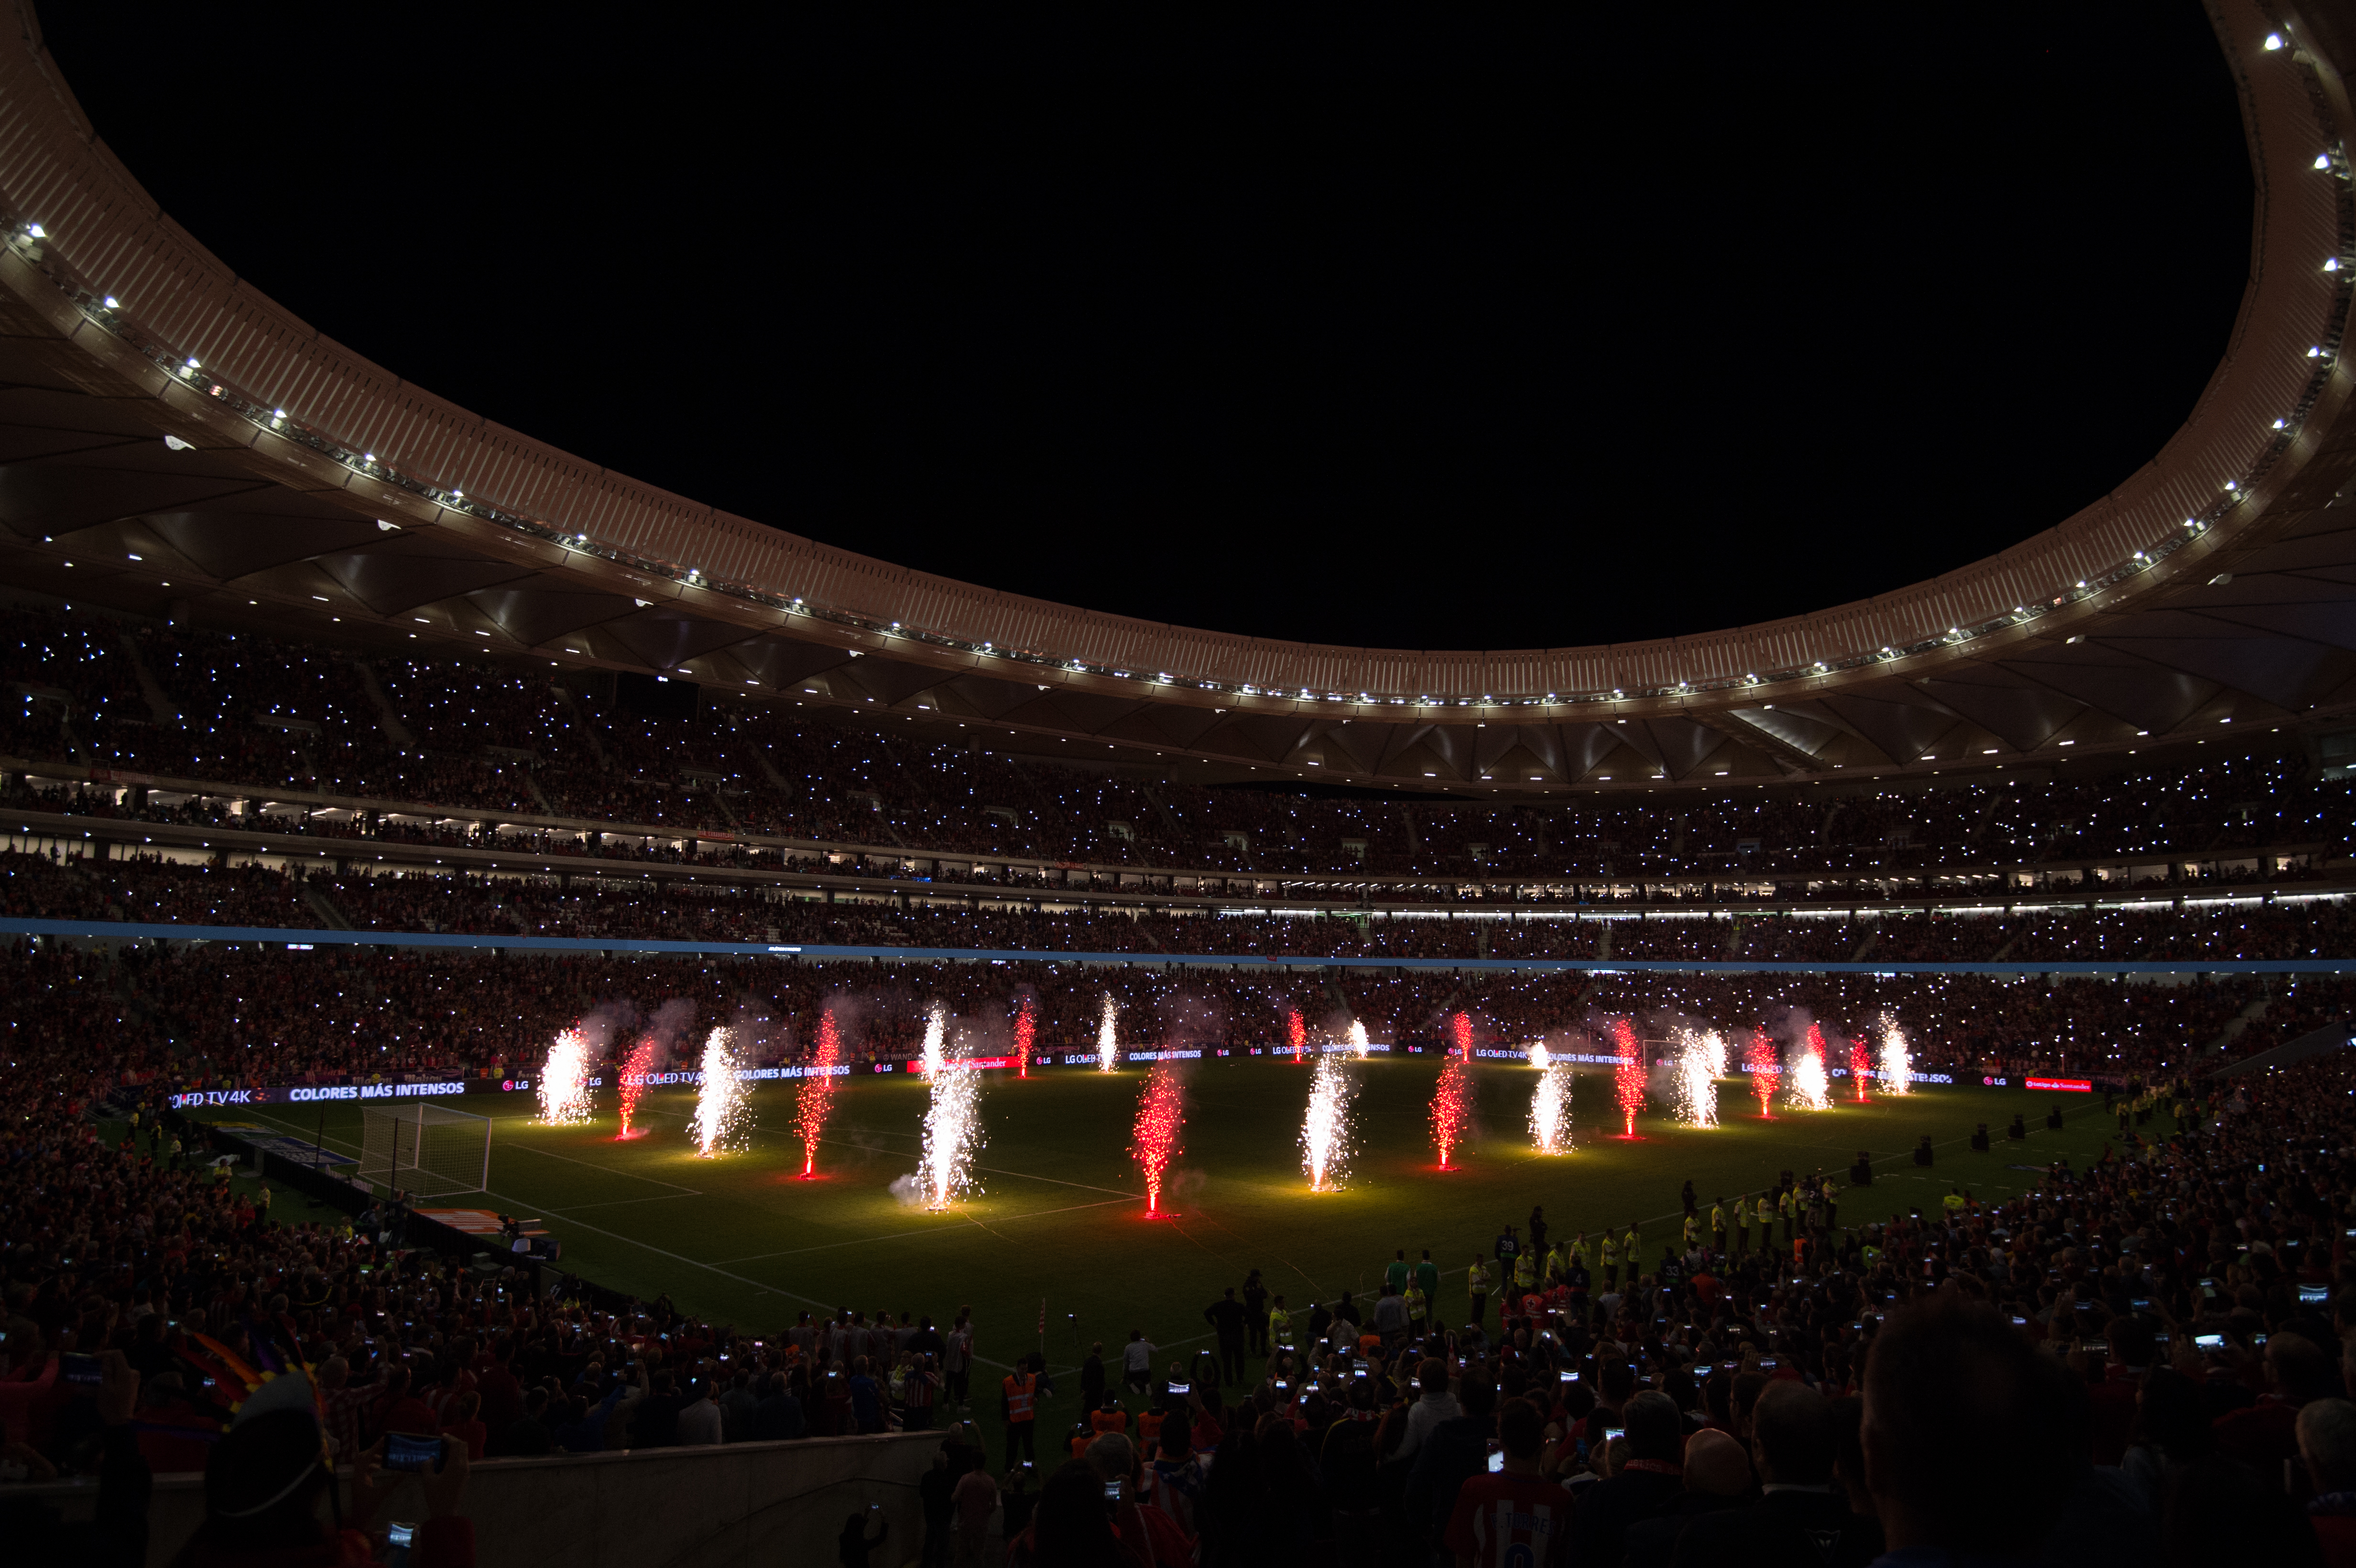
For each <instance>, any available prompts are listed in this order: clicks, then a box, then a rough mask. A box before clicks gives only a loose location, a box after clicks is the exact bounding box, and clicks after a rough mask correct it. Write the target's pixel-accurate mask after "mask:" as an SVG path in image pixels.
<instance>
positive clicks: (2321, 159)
mask: <svg viewBox="0 0 2356 1568" xmlns="http://www.w3.org/2000/svg"><path fill="white" fill-rule="evenodd" d="M2315 166H2316V167H2317V168H2319V169H2328V168H2329V167H2330V166H2331V155H2330V154H2329V153H2318V154H2316V155H2315Z"/></svg>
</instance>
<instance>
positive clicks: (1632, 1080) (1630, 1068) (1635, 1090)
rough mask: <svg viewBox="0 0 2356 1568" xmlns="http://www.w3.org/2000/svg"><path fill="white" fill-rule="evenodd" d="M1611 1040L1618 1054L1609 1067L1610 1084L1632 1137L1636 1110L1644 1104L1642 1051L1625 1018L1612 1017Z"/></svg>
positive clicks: (1642, 1107) (1640, 1108)
mask: <svg viewBox="0 0 2356 1568" xmlns="http://www.w3.org/2000/svg"><path fill="white" fill-rule="evenodd" d="M1612 1045H1613V1047H1614V1048H1615V1049H1616V1050H1617V1051H1618V1052H1619V1055H1620V1065H1619V1066H1617V1067H1615V1068H1613V1069H1612V1087H1613V1088H1614V1089H1616V1090H1617V1091H1619V1094H1620V1115H1621V1116H1622V1118H1623V1119H1624V1120H1625V1121H1626V1122H1627V1124H1628V1136H1630V1137H1632V1138H1633V1137H1634V1136H1636V1113H1637V1112H1639V1111H1641V1110H1643V1109H1644V1048H1643V1047H1642V1046H1641V1045H1639V1044H1638V1043H1637V1040H1636V1028H1635V1026H1634V1025H1633V1024H1632V1023H1630V1022H1629V1021H1628V1020H1627V1019H1613V1020H1612Z"/></svg>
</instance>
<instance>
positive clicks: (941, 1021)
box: [925, 1002, 949, 1077]
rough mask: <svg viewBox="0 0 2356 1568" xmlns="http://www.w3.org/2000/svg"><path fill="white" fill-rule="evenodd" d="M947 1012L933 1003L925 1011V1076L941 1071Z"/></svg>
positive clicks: (945, 1039) (946, 1034)
mask: <svg viewBox="0 0 2356 1568" xmlns="http://www.w3.org/2000/svg"><path fill="white" fill-rule="evenodd" d="M948 1032H949V1010H948V1008H945V1007H943V1006H941V1005H940V1003H938V1002H935V1003H934V1004H933V1005H932V1006H931V1007H929V1008H926V1009H925V1074H926V1076H927V1077H930V1076H931V1075H932V1074H934V1073H936V1072H939V1071H940V1070H941V1060H942V1048H943V1046H944V1045H945V1043H946V1042H947V1041H948Z"/></svg>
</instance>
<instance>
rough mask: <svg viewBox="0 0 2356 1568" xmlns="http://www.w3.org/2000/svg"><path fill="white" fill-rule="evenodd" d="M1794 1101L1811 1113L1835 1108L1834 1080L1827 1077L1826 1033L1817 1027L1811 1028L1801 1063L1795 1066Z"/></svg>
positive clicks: (1793, 1081) (1803, 1046)
mask: <svg viewBox="0 0 2356 1568" xmlns="http://www.w3.org/2000/svg"><path fill="white" fill-rule="evenodd" d="M1792 1098H1793V1099H1794V1100H1795V1101H1797V1102H1798V1103H1799V1104H1803V1105H1804V1106H1806V1107H1807V1108H1808V1109H1809V1110H1811V1111H1826V1110H1830V1109H1831V1108H1832V1103H1833V1086H1832V1080H1831V1079H1830V1078H1828V1077H1826V1075H1825V1031H1824V1030H1823V1029H1820V1028H1818V1027H1817V1026H1816V1025H1815V1024H1810V1025H1809V1026H1808V1033H1807V1037H1806V1038H1805V1039H1804V1040H1802V1041H1801V1042H1800V1054H1799V1059H1798V1060H1797V1061H1794V1062H1793V1063H1792Z"/></svg>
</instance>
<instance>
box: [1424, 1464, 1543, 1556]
mask: <svg viewBox="0 0 2356 1568" xmlns="http://www.w3.org/2000/svg"><path fill="white" fill-rule="evenodd" d="M1570 1510H1571V1500H1570V1494H1569V1492H1567V1491H1565V1490H1563V1488H1561V1487H1560V1486H1559V1485H1558V1484H1557V1483H1556V1482H1553V1481H1549V1480H1547V1478H1546V1477H1543V1476H1509V1475H1494V1476H1475V1477H1472V1479H1471V1480H1469V1481H1467V1482H1465V1483H1464V1485H1463V1487H1462V1488H1461V1489H1460V1490H1459V1491H1458V1492H1457V1494H1456V1511H1455V1512H1454V1513H1452V1514H1451V1515H1450V1516H1449V1520H1448V1536H1447V1545H1448V1550H1449V1551H1451V1552H1456V1553H1458V1554H1459V1555H1461V1556H1464V1557H1469V1558H1471V1559H1472V1562H1473V1563H1475V1564H1476V1565H1477V1568H1563V1564H1565V1563H1569V1561H1570Z"/></svg>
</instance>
